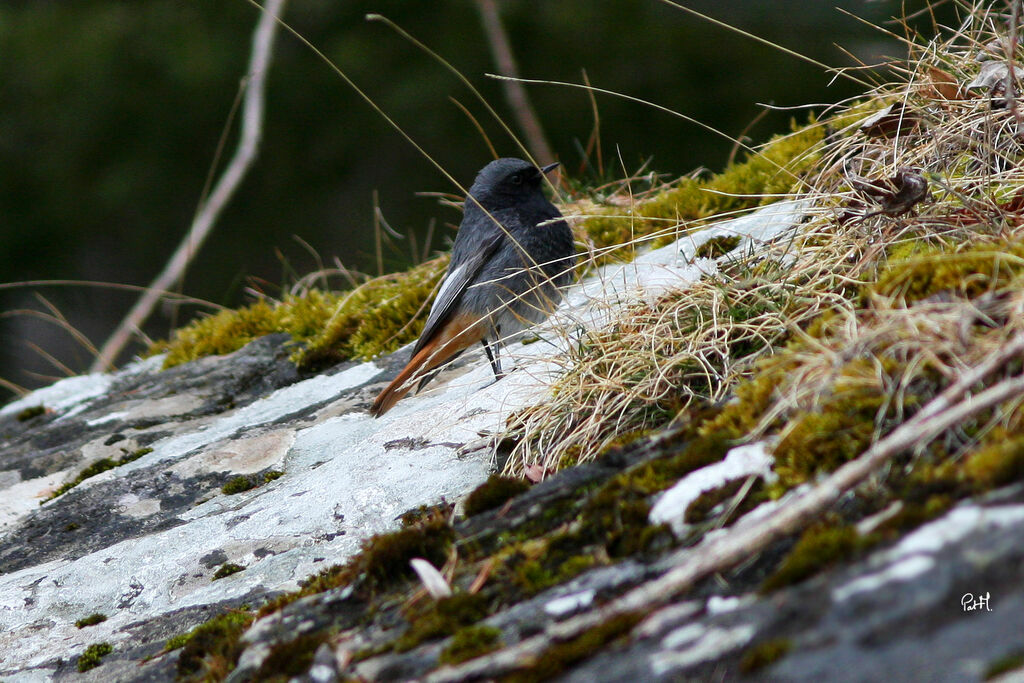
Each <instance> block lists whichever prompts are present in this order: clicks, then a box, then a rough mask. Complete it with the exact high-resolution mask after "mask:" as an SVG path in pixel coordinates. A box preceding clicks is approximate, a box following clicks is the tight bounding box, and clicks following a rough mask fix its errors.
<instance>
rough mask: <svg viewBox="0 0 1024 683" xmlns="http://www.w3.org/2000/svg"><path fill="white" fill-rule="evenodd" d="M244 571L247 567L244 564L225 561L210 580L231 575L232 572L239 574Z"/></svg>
mask: <svg viewBox="0 0 1024 683" xmlns="http://www.w3.org/2000/svg"><path fill="white" fill-rule="evenodd" d="M242 571H245V567H243V566H242V565H240V564H233V563H231V562H225V563H224V564H222V565H221V566H220V568H218V569H217V571H215V572H214V573H213V578H212V579H210V580H211V581H216V580H217V579H223V578H224V577H225V576H231V575H232V574H237V573H238V572H242Z"/></svg>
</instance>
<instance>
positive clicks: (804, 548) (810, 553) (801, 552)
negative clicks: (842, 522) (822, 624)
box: [761, 526, 858, 593]
mask: <svg viewBox="0 0 1024 683" xmlns="http://www.w3.org/2000/svg"><path fill="white" fill-rule="evenodd" d="M857 541H858V534H857V530H856V529H854V528H853V527H849V526H816V527H811V528H810V529H808V530H807V531H805V532H804V533H803V535H802V536H801V537H800V540H799V541H797V543H796V545H795V546H793V549H792V550H791V551H789V554H788V555H787V556H786V557H785V558H784V559H783V560H782V563H781V564H780V565H779V568H778V569H777V570H775V573H774V574H772V575H771V576H769V577H768V578H767V579H765V581H764V583H762V584H761V592H762V593H770V592H772V591H775V590H778V589H780V588H783V587H785V586H790V585H792V584H795V583H799V582H801V581H803V580H805V579H808V578H810V577H812V576H814V575H815V574H817V573H818V572H820V571H821V570H823V569H825V568H827V567H830V566H832V565H834V564H836V563H837V562H839V561H840V560H842V559H844V558H846V557H849V556H850V555H852V554H853V552H854V551H855V550H856V549H857Z"/></svg>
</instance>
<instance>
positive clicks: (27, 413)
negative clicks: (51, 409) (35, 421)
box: [15, 405, 46, 422]
mask: <svg viewBox="0 0 1024 683" xmlns="http://www.w3.org/2000/svg"><path fill="white" fill-rule="evenodd" d="M45 413H46V408H44V407H43V406H42V405H38V406H29V407H28V408H23V409H22V410H19V411H18V414H17V415H15V418H17V420H18V422H28V421H29V420H31V419H32V418H33V417H39V416H40V415H43V414H45Z"/></svg>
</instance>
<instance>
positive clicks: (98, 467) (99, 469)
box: [39, 448, 153, 505]
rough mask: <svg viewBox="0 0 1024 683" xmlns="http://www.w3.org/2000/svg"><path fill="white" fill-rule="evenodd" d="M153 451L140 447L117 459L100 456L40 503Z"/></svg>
mask: <svg viewBox="0 0 1024 683" xmlns="http://www.w3.org/2000/svg"><path fill="white" fill-rule="evenodd" d="M122 452H124V451H122ZM152 452H153V449H152V448H140V449H138V450H136V451H132V452H131V453H128V452H124V455H123V456H121V457H120V458H118V459H116V460H115V459H113V458H100V459H99V460H97V461H96V462H94V463H92V464H91V465H89V466H88V467H86V468H85V469H83V470H82V471H81V472H79V473H78V476H77V477H75V478H74V479H72V480H71V481H69V482H67V483H65V484H61V486H60V488H58V489H57V490H56V491H54V492H53V494H51V495H50V497H49V498H47V499H46V500H43V501H40V503H39V504H40V505H42V504H43V503H45V502H46V501H48V500H53V499H54V498H56V497H58V496H62V495H64V494H65V493H67V492H68V491H70V490H71V489H73V488H75V487H76V486H78V485H79V484H81V483H82V482H83V481H85V480H86V479H89V478H91V477H95V476H96V475H97V474H102V473H103V472H106V471H107V470H112V469H114V468H115V467H120V466H121V465H125V464H127V463H130V462H132V461H133V460H138V459H139V458H141V457H142V456H144V455H146V454H147V453H152Z"/></svg>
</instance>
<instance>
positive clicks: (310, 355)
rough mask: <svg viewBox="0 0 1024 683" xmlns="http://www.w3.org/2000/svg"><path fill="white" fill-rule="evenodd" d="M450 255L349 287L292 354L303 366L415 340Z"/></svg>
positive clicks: (367, 353) (364, 354)
mask: <svg viewBox="0 0 1024 683" xmlns="http://www.w3.org/2000/svg"><path fill="white" fill-rule="evenodd" d="M448 258H449V257H448V256H447V255H445V256H442V257H439V258H436V259H433V260H432V261H427V262H426V263H423V264H421V265H418V266H416V267H414V268H411V269H410V270H407V271H405V272H404V273H393V274H391V275H384V276H382V277H378V278H374V279H373V280H370V281H369V282H366V283H365V284H363V285H360V286H359V287H357V288H356V289H354V290H352V291H351V292H348V293H346V294H345V295H344V297H343V298H342V299H341V300H340V302H339V303H338V305H337V306H335V307H334V310H333V311H332V313H331V316H330V319H329V320H327V321H326V323H325V324H324V326H323V328H322V329H320V330H318V332H317V334H316V335H315V336H312V337H310V338H309V340H308V341H307V342H306V344H305V346H304V347H303V348H302V349H300V350H299V351H297V352H296V353H295V354H293V356H292V359H293V360H294V361H295V362H296V364H297V365H298V366H299V367H300V368H304V369H315V368H319V367H323V366H326V365H328V364H333V363H337V362H338V361H341V360H347V359H350V358H361V359H370V358H373V357H375V356H378V355H381V354H385V353H390V352H392V351H395V350H396V349H398V348H399V347H400V346H402V345H403V344H407V343H409V342H410V341H413V340H415V339H416V338H417V337H418V336H419V334H420V332H421V331H422V330H423V324H424V323H425V322H426V316H425V315H419V316H417V315H416V314H417V313H419V312H421V310H423V309H425V305H426V303H427V301H428V298H429V297H430V294H431V293H432V292H433V291H434V288H435V287H436V286H437V283H438V282H440V280H441V277H442V275H443V274H444V270H445V268H446V267H447V265H448Z"/></svg>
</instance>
